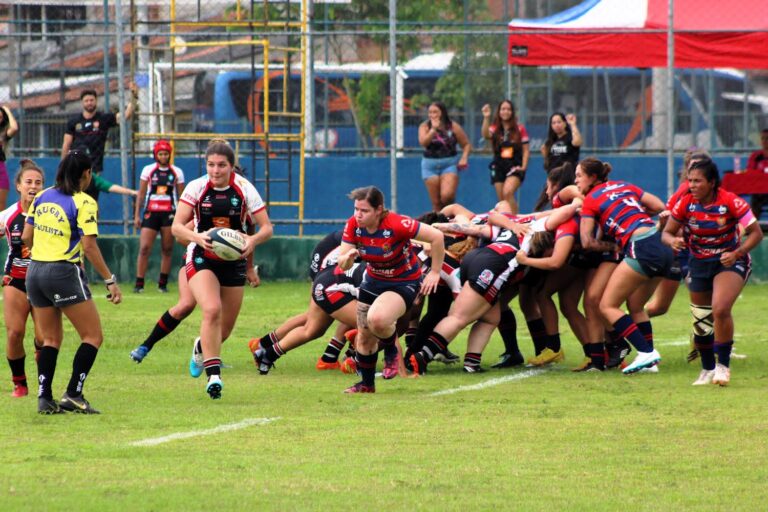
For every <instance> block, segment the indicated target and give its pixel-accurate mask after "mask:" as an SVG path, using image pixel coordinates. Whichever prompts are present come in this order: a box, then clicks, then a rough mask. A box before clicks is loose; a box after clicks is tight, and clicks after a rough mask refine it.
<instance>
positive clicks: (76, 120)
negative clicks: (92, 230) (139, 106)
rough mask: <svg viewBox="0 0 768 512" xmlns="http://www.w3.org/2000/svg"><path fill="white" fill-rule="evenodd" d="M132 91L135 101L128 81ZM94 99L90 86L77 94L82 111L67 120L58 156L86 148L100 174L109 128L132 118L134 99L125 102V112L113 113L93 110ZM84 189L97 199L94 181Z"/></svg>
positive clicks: (96, 171)
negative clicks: (126, 104)
mask: <svg viewBox="0 0 768 512" xmlns="http://www.w3.org/2000/svg"><path fill="white" fill-rule="evenodd" d="M131 93H132V94H133V100H135V99H136V97H137V95H138V92H137V90H136V86H135V85H133V84H131ZM97 100H98V97H97V94H96V91H94V90H93V89H86V90H84V91H83V92H82V93H81V94H80V101H81V102H82V104H83V111H82V112H81V113H80V114H78V115H76V116H73V117H71V118H70V119H69V121H67V128H66V130H65V132H64V142H63V143H62V145H61V158H64V157H65V156H67V153H69V151H70V150H81V151H85V152H86V153H87V154H88V155H90V157H91V161H92V162H93V167H92V168H91V172H94V173H96V174H101V171H102V169H103V165H104V145H105V144H106V143H107V135H108V133H109V129H110V128H112V127H113V126H117V125H118V124H120V123H121V122H122V121H123V120H128V119H130V118H131V115H132V114H133V104H134V101H129V102H128V106H127V107H126V108H125V113H123V112H118V113H117V114H113V113H111V112H100V111H98V110H96V106H97ZM85 192H86V193H87V194H89V195H90V196H91V197H93V198H94V199H95V200H96V201H98V200H99V191H98V190H97V189H96V188H95V186H94V181H93V180H92V181H91V184H90V185H89V186H88V189H87V190H85Z"/></svg>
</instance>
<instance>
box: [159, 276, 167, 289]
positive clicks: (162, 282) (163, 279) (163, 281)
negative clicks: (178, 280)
mask: <svg viewBox="0 0 768 512" xmlns="http://www.w3.org/2000/svg"><path fill="white" fill-rule="evenodd" d="M166 286H168V274H160V279H158V280H157V287H158V288H165V287H166Z"/></svg>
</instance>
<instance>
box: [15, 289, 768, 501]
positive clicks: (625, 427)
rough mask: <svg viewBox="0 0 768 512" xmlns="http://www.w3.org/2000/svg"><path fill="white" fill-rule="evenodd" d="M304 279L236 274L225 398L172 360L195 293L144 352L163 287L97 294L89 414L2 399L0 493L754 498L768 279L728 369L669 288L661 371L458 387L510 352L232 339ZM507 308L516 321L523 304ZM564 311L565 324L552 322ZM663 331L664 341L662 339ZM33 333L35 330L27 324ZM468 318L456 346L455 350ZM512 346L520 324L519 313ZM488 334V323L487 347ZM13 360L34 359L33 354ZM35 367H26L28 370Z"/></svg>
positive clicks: (576, 357) (298, 302)
mask: <svg viewBox="0 0 768 512" xmlns="http://www.w3.org/2000/svg"><path fill="white" fill-rule="evenodd" d="M308 288H309V286H308V284H307V283H266V284H264V285H263V286H262V287H261V288H259V289H257V290H248V291H247V292H246V298H245V301H244V305H243V311H242V313H241V316H240V319H239V321H238V325H237V327H236V329H235V332H234V334H233V336H232V338H231V340H230V341H228V342H227V343H226V344H225V346H224V352H223V358H224V360H225V363H227V364H230V365H232V368H231V369H225V370H224V375H223V379H224V382H225V388H224V391H223V399H222V400H219V401H215V402H214V401H211V400H210V399H209V398H208V396H207V395H206V394H205V391H204V379H202V378H201V379H200V380H194V379H191V378H190V377H189V376H188V374H187V363H188V359H189V352H190V347H191V340H192V339H193V337H194V336H195V333H196V330H197V328H198V326H199V314H198V313H197V312H196V313H194V314H193V316H192V317H190V318H189V319H188V320H187V321H186V322H185V323H183V324H182V325H181V326H179V328H178V329H177V331H176V332H174V333H173V334H172V335H171V336H170V337H169V338H167V339H166V340H164V341H162V342H161V343H160V344H158V345H157V346H156V347H155V349H154V350H153V351H152V353H151V354H150V355H149V356H148V358H147V359H146V360H145V361H144V363H142V364H140V365H136V364H134V363H132V362H131V361H130V360H129V358H128V352H129V351H130V350H131V349H132V348H134V346H135V345H137V344H138V343H139V342H140V341H142V340H143V339H144V337H145V336H146V334H147V333H148V332H149V330H150V328H151V327H152V326H153V324H154V322H155V321H156V320H157V318H158V317H159V316H160V314H161V313H162V312H163V311H164V310H165V309H166V308H167V307H169V306H170V305H172V304H173V302H174V301H175V295H174V294H173V292H174V291H175V289H174V290H172V293H171V294H168V295H161V294H158V293H156V292H154V291H153V290H152V289H151V287H150V290H149V291H148V292H147V293H145V294H143V295H141V296H136V295H133V294H130V293H129V294H128V295H127V296H126V299H125V303H124V304H121V305H119V306H112V305H110V304H107V303H106V301H105V300H103V299H97V300H98V307H99V309H100V312H101V315H102V321H103V324H104V330H105V338H106V341H105V345H104V348H103V349H102V350H101V352H100V354H99V358H98V359H97V361H96V365H95V367H94V370H93V372H92V375H91V376H89V378H88V381H87V383H86V396H87V397H88V398H89V400H90V401H91V402H92V403H93V405H94V406H95V407H97V408H99V409H101V410H102V413H103V414H101V415H100V416H78V415H72V414H68V415H61V416H56V417H42V416H39V415H38V414H37V413H36V400H35V399H34V398H33V397H32V396H30V397H27V398H25V399H12V398H10V396H8V393H7V392H9V391H10V372H9V370H7V369H6V370H5V372H6V373H5V376H6V377H5V380H4V381H3V382H5V383H6V385H5V390H4V391H3V394H2V396H0V401H1V402H2V404H3V407H2V409H0V432H2V434H1V435H2V442H1V443H0V458H2V461H3V464H2V466H0V510H2V511H9V510H73V509H77V510H99V511H102V510H245V509H254V510H371V509H374V508H377V509H382V510H441V511H442V510H491V509H496V510H548V511H551V510H590V511H591V510H611V511H614V510H617V509H619V508H620V507H623V508H625V509H627V510H672V509H674V510H708V511H712V510H760V509H762V508H763V507H764V506H765V503H766V502H768V485H766V481H768V446H767V441H766V440H768V414H767V413H768V406H766V397H767V395H766V389H768V386H767V384H768V369H767V368H768V366H767V365H766V354H768V351H767V350H766V348H765V338H766V336H765V331H764V324H763V322H762V321H761V320H762V319H763V318H764V317H763V315H764V314H765V305H764V301H765V297H766V296H767V294H766V292H768V288H766V287H765V286H750V287H748V288H747V289H745V291H744V293H743V297H742V298H741V299H740V300H739V301H738V303H737V305H736V308H735V315H736V338H737V351H738V352H740V353H742V354H747V355H748V358H747V359H745V360H735V361H734V362H733V363H732V368H733V380H732V384H731V386H730V387H728V388H719V387H716V386H707V387H704V388H702V387H696V388H694V387H692V386H691V385H690V384H691V382H692V381H693V380H694V379H695V377H696V376H697V375H698V370H699V368H698V365H695V364H694V365H688V364H686V362H685V354H686V352H687V350H688V349H687V346H685V345H684V344H682V343H680V342H684V341H685V340H687V338H688V329H689V327H690V321H689V313H688V311H687V297H685V294H684V293H683V292H681V293H680V295H679V296H678V299H677V300H676V301H675V303H674V305H673V309H672V311H671V312H670V313H669V314H668V315H667V316H665V317H663V318H660V319H658V320H657V321H655V322H654V328H655V332H656V339H657V343H658V345H659V350H660V352H661V353H662V355H663V357H664V361H663V364H662V366H661V372H660V373H659V374H658V375H637V376H633V377H625V376H622V375H620V374H619V373H618V372H611V373H605V374H599V375H595V374H574V373H571V372H570V371H568V369H569V368H570V367H572V366H574V365H576V364H577V363H578V362H579V361H580V359H581V351H580V349H579V348H578V347H577V344H576V341H575V339H574V338H573V336H572V335H571V334H570V333H569V332H566V333H565V334H564V337H563V342H564V347H565V350H566V353H567V360H566V363H565V364H563V365H560V366H559V367H556V368H553V369H551V370H549V371H546V372H544V373H542V374H540V375H535V376H532V377H530V378H524V379H520V380H515V381H510V382H505V383H502V384H500V385H496V386H492V387H487V388H484V389H478V390H473V391H461V392H456V393H453V394H446V395H440V396H433V395H432V393H434V392H437V391H440V390H446V389H452V388H457V387H459V386H465V385H471V384H476V383H480V382H485V381H488V380H490V379H493V378H495V377H499V376H508V375H513V374H515V373H520V372H523V371H525V370H506V371H498V372H497V371H494V372H488V373H485V374H482V375H467V374H464V373H462V372H461V371H460V369H459V368H458V367H456V366H454V367H444V366H442V365H440V364H437V363H436V364H433V365H432V366H431V367H430V373H429V374H428V375H427V376H426V377H424V378H420V379H400V378H398V379H395V380H393V381H382V380H380V379H379V380H378V381H377V384H378V386H377V393H376V394H375V395H358V396H347V395H344V394H342V393H341V391H342V390H343V389H344V388H345V387H346V386H348V385H350V384H351V383H353V382H354V381H355V379H354V378H353V377H350V376H347V375H343V374H341V373H340V372H317V371H316V370H315V369H314V363H315V361H316V360H317V357H318V356H319V355H320V354H321V353H322V350H323V348H324V346H325V341H326V340H327V338H326V337H324V338H322V339H321V340H318V341H316V342H314V343H312V344H309V345H306V346H304V347H302V348H301V349H299V350H297V351H295V352H292V353H290V354H288V355H287V356H286V357H284V358H283V359H281V360H280V361H279V362H278V366H277V368H276V369H274V370H273V371H272V372H271V373H270V374H269V375H268V376H260V375H258V374H257V372H256V371H255V368H254V366H253V363H252V361H251V359H250V356H249V353H248V351H247V347H246V341H247V340H248V339H249V338H251V337H254V336H261V335H262V334H264V333H266V332H267V331H268V330H270V329H271V328H273V327H275V326H276V325H277V324H279V323H280V322H281V321H282V320H283V319H285V318H287V317H288V316H290V315H292V314H295V313H297V312H300V311H301V310H302V308H304V307H305V306H306V304H307V301H308V300H309V298H308ZM520 323H521V324H522V322H520ZM562 323H563V325H564V324H565V323H564V322H562ZM670 343H672V344H670ZM30 345H31V343H30ZM76 346H77V340H76V337H75V336H74V334H73V332H72V330H71V329H70V328H68V329H67V331H66V333H65V342H64V347H63V350H62V353H61V355H60V357H59V365H58V370H57V374H56V378H55V381H54V395H55V397H58V396H59V395H60V393H61V392H62V391H63V389H64V387H65V386H66V382H67V380H68V378H69V373H70V371H71V360H72V356H73V353H74V350H75V348H76ZM464 346H465V337H464V336H462V337H460V338H459V339H458V340H457V341H456V342H455V344H454V345H452V347H453V348H454V350H455V351H456V352H459V353H461V352H462V351H463V349H464ZM521 347H522V348H523V350H524V351H527V352H530V341H529V339H528V337H527V335H525V334H523V333H522V332H521ZM499 352H501V342H500V340H499V339H498V335H495V336H494V340H493V341H492V345H491V346H490V347H489V348H488V350H487V351H486V354H485V365H486V366H487V365H488V364H489V363H490V362H492V361H493V360H495V357H496V355H497V354H498V353H499ZM27 371H28V374H30V375H32V376H34V375H35V374H36V372H35V371H34V370H33V368H32V365H31V363H29V362H28V363H27ZM33 378H34V377H33ZM249 418H279V419H276V420H275V421H273V422H272V423H269V424H266V425H254V426H249V427H247V428H243V429H240V430H234V431H229V432H223V433H220V434H216V435H209V436H200V437H193V438H188V439H181V440H175V441H170V442H167V443H164V444H160V445H158V446H154V447H135V446H131V445H130V443H131V442H134V441H138V440H142V439H147V438H154V437H160V436H165V435H169V434H173V433H180V432H190V431H197V430H204V429H210V428H214V427H217V426H220V425H223V424H228V423H236V422H240V421H243V420H246V419H249Z"/></svg>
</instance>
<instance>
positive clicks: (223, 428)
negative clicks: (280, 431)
mask: <svg viewBox="0 0 768 512" xmlns="http://www.w3.org/2000/svg"><path fill="white" fill-rule="evenodd" d="M279 419H280V418H248V419H245V420H243V421H238V422H237V423H228V424H226V425H219V426H218V427H214V428H209V429H206V430H193V431H191V432H177V433H175V434H169V435H167V436H162V437H150V438H148V439H142V440H140V441H133V442H132V443H129V446H157V445H158V444H163V443H168V442H170V441H177V440H179V439H189V438H190V437H198V436H208V435H211V434H220V433H222V432H229V431H231V430H240V429H242V428H246V427H250V426H252V425H266V424H267V423H272V422H273V421H277V420H279Z"/></svg>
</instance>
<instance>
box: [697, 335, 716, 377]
mask: <svg viewBox="0 0 768 512" xmlns="http://www.w3.org/2000/svg"><path fill="white" fill-rule="evenodd" d="M693 345H694V346H695V347H696V350H698V351H699V356H700V357H701V368H702V369H704V370H714V369H715V335H714V334H708V335H706V336H699V335H698V334H694V335H693Z"/></svg>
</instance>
